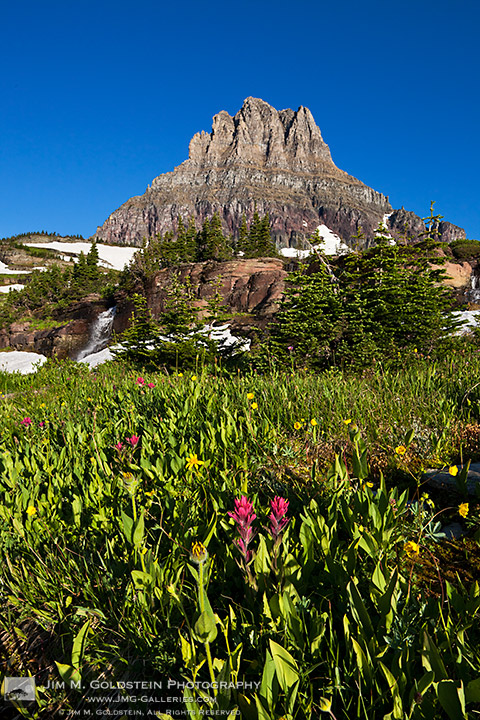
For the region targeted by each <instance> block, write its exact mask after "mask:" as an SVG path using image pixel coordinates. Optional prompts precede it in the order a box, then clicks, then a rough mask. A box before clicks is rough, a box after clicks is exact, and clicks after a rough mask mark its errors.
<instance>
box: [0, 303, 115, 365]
mask: <svg viewBox="0 0 480 720" xmlns="http://www.w3.org/2000/svg"><path fill="white" fill-rule="evenodd" d="M105 309H106V305H105V303H104V302H103V301H102V300H101V299H100V296H99V295H91V296H88V297H86V298H84V300H82V301H81V302H78V303H76V305H74V306H73V307H72V308H71V310H70V311H69V312H68V313H66V314H65V316H64V317H62V318H59V320H58V324H57V326H56V327H53V328H48V329H45V330H36V329H35V328H34V327H33V326H32V324H31V323H30V322H28V321H25V322H18V323H12V324H11V325H10V326H9V327H7V328H2V329H1V330H0V349H3V348H7V347H9V348H13V349H14V350H24V351H26V352H36V353H40V354H41V355H46V356H47V357H57V358H58V359H64V358H74V357H75V356H76V355H77V353H78V352H79V351H80V350H81V349H82V348H83V347H84V346H85V345H86V344H87V342H88V338H89V333H90V328H91V325H92V323H93V322H94V320H95V318H96V317H97V315H98V314H99V313H100V312H102V311H103V310H105Z"/></svg>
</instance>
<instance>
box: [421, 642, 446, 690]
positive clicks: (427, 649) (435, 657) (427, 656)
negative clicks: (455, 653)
mask: <svg viewBox="0 0 480 720" xmlns="http://www.w3.org/2000/svg"><path fill="white" fill-rule="evenodd" d="M422 665H423V667H424V668H425V670H432V671H433V672H434V673H435V680H436V681H437V682H439V681H440V680H447V679H448V675H447V671H446V670H445V665H444V664H443V660H442V658H441V657H440V653H439V652H438V649H437V647H436V645H435V643H434V642H433V640H432V638H431V637H430V636H429V634H428V633H427V632H426V631H425V632H424V633H423V651H422Z"/></svg>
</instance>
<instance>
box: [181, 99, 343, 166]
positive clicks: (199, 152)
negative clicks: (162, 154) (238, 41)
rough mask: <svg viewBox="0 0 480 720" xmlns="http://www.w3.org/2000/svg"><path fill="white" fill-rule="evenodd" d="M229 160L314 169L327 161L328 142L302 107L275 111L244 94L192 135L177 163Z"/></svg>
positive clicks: (210, 163) (209, 163) (215, 163)
mask: <svg viewBox="0 0 480 720" xmlns="http://www.w3.org/2000/svg"><path fill="white" fill-rule="evenodd" d="M230 163H238V164H242V165H247V166H254V167H260V168H265V167H266V168H279V169H289V170H293V171H295V170H297V171H298V170H311V171H314V170H315V169H316V168H318V167H320V166H321V165H324V164H325V163H330V164H331V165H332V166H333V162H332V158H331V156H330V150H329V149H328V145H326V143H325V142H324V141H323V138H322V135H321V132H320V128H319V127H318V126H317V125H316V124H315V121H314V119H313V116H312V114H311V112H310V110H309V109H308V108H305V107H300V108H299V109H298V110H297V112H294V111H293V110H280V111H278V110H275V108H273V107H272V106H271V105H269V104H268V103H266V102H264V101H263V100H260V99H259V98H253V97H248V98H246V100H245V101H244V103H243V105H242V107H241V108H240V110H239V111H238V112H237V114H236V115H235V116H234V117H232V116H231V115H229V114H228V113H227V112H226V111H225V110H222V111H221V112H219V113H218V114H217V115H215V116H214V118H213V123H212V131H211V133H209V134H208V133H205V132H201V133H197V134H196V135H194V136H193V138H192V140H191V142H190V150H189V159H188V160H187V161H186V163H183V165H182V166H181V167H183V166H186V167H188V165H189V164H192V165H194V166H195V167H198V168H208V167H225V166H226V165H228V164H230ZM333 167H334V166H333Z"/></svg>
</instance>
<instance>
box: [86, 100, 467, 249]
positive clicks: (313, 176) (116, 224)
mask: <svg viewBox="0 0 480 720" xmlns="http://www.w3.org/2000/svg"><path fill="white" fill-rule="evenodd" d="M255 207H256V208H257V210H258V212H259V213H260V215H266V214H267V213H268V214H269V216H270V219H271V228H272V234H273V236H274V238H275V240H276V243H277V245H278V246H279V247H285V246H291V245H295V244H296V243H297V240H298V239H299V238H303V237H304V236H307V237H308V236H309V235H310V234H311V233H313V232H314V231H315V229H316V228H317V227H318V226H319V225H326V226H327V227H328V228H329V229H330V230H332V231H333V232H334V233H336V234H337V235H339V236H340V237H341V238H342V240H344V241H346V242H348V241H349V240H350V238H351V237H352V236H354V235H355V234H356V233H357V232H358V228H359V227H360V226H361V227H362V229H363V232H364V233H365V235H366V237H367V240H368V239H369V238H372V237H373V235H374V231H375V228H377V227H378V225H379V223H380V222H381V221H382V219H383V217H384V216H385V215H389V214H391V213H392V207H391V205H390V203H389V202H388V198H387V197H385V196H384V195H382V194H381V193H379V192H376V191H375V190H373V189H372V188H369V187H367V186H366V185H364V184H363V183H362V182H360V181H359V180H357V179H356V178H354V177H352V176H351V175H348V174H347V173H346V172H344V171H343V170H339V169H338V168H337V167H336V166H335V164H334V163H333V160H332V157H331V155H330V150H329V147H328V145H327V144H326V143H325V142H324V140H323V138H322V134H321V132H320V128H319V127H318V126H317V125H316V123H315V121H314V119H313V116H312V114H311V112H310V110H309V109H308V108H306V107H303V106H301V107H299V108H298V110H297V111H294V110H291V109H286V110H280V111H278V110H276V109H275V108H273V107H272V106H271V105H269V104H268V103H266V102H264V101H263V100H260V99H259V98H253V97H248V98H246V100H245V101H244V103H243V105H242V107H241V108H240V110H239V111H238V112H237V113H236V115H234V116H233V117H232V116H231V115H229V113H227V112H226V111H225V110H222V111H221V112H219V113H218V114H217V115H215V117H214V118H213V123H212V130H211V132H210V133H207V132H205V131H202V132H200V133H197V134H196V135H194V136H193V138H192V140H191V141H190V146H189V157H188V159H187V160H185V162H183V163H182V164H181V165H179V166H178V167H177V168H175V170H174V171H173V172H169V173H165V174H163V175H159V176H158V177H156V178H155V179H154V180H153V182H152V184H151V185H150V186H149V187H148V188H147V190H146V192H145V193H144V194H143V195H141V196H138V197H134V198H131V199H130V200H128V201H127V202H126V203H125V204H124V205H122V206H121V207H120V208H119V209H118V210H116V211H115V212H114V213H112V214H111V215H110V217H109V218H108V219H107V220H106V222H105V223H104V224H103V225H102V226H101V227H99V228H98V230H97V233H96V237H97V238H98V239H101V240H102V241H104V242H111V243H121V244H128V245H138V246H140V245H141V243H142V240H143V238H144V237H150V236H154V235H156V234H157V233H162V234H163V233H165V232H166V231H167V230H171V229H172V228H173V229H175V228H176V224H177V218H178V217H179V216H181V217H182V218H183V220H184V222H187V219H188V218H189V217H193V218H194V219H195V222H196V225H197V228H199V227H200V226H201V225H202V223H203V222H204V220H205V219H207V218H211V217H213V215H214V214H215V213H218V215H219V216H220V218H221V220H222V225H223V230H224V232H226V233H232V234H234V235H235V236H237V235H238V232H239V230H240V226H241V223H242V217H243V216H244V215H245V217H246V218H247V220H248V222H250V221H251V220H252V217H253V213H254V210H255ZM389 229H390V230H392V228H391V227H390V228H389ZM457 230H460V229H457Z"/></svg>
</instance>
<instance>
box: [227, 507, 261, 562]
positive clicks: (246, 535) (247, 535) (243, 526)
mask: <svg viewBox="0 0 480 720" xmlns="http://www.w3.org/2000/svg"><path fill="white" fill-rule="evenodd" d="M228 515H229V516H230V517H231V518H233V519H234V521H235V524H236V526H237V532H238V534H239V535H240V537H239V538H237V540H236V544H237V545H238V547H239V548H240V552H241V553H242V555H243V557H244V559H245V563H246V565H248V563H249V562H250V560H251V558H252V553H251V551H250V550H249V549H248V546H249V544H250V542H251V541H252V540H253V537H254V534H255V533H254V529H253V528H252V523H253V521H254V520H255V519H256V517H257V516H256V515H255V513H254V511H253V505H252V503H251V502H250V501H249V500H248V499H247V498H246V497H244V496H243V495H242V497H241V498H240V500H235V510H234V512H228Z"/></svg>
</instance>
